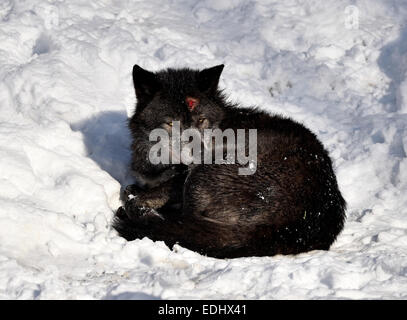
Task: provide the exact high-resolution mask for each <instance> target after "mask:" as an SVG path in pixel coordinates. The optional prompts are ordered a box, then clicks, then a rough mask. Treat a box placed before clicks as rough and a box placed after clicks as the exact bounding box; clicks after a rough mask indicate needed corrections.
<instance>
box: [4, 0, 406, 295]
mask: <svg viewBox="0 0 407 320" xmlns="http://www.w3.org/2000/svg"><path fill="white" fill-rule="evenodd" d="M350 5H352V6H353V7H349V6H350ZM355 8H356V9H357V11H358V13H359V15H358V17H357V16H355V15H354V14H355ZM351 14H353V15H352V16H350V15H351ZM350 17H353V20H352V21H353V22H352V21H351V23H350V22H349V19H350ZM357 18H358V20H357ZM355 21H356V22H358V25H357V24H356V23H355ZM406 22H407V2H406V1H405V0H353V1H350V0H349V1H348V0H330V1H326V0H324V1H322V0H311V1H303V0H285V1H273V0H270V1H243V0H239V1H231V0H204V1H197V0H192V1H191V0H188V1H187V0H183V1H175V0H174V1H159V0H140V1H129V0H127V1H126V0H123V1H119V0H93V1H81V0H69V1H67V0H66V1H64V0H48V1H46V0H1V1H0V172H1V173H0V298H1V299H406V298H407V157H406V150H407V23H406ZM136 63H137V64H139V65H141V66H143V67H144V68H146V69H150V70H153V71H157V70H160V69H162V68H167V67H186V66H187V67H192V68H204V67H210V66H214V65H216V64H220V63H225V65H226V67H225V70H224V72H223V75H222V79H221V82H220V86H221V87H222V88H225V92H226V93H227V94H228V95H229V97H230V99H231V100H232V101H239V102H240V103H241V104H242V105H245V106H248V105H258V106H259V107H260V108H263V109H265V110H268V111H270V112H276V113H280V114H284V115H287V116H290V117H292V118H293V119H295V120H298V121H300V122H302V123H304V124H305V125H306V126H307V127H309V128H310V129H311V130H313V131H314V132H315V133H316V134H317V135H318V137H319V138H320V139H321V141H322V142H323V143H324V145H325V146H326V147H327V149H328V150H329V152H330V155H331V157H332V160H333V162H334V166H335V171H336V173H337V178H338V183H339V186H340V189H341V191H342V192H343V195H344V197H345V199H346V200H347V202H348V211H347V221H346V224H345V227H344V230H343V232H342V233H341V234H340V235H339V237H338V239H337V241H336V242H335V243H334V245H333V246H332V248H331V250H330V251H312V252H308V253H304V254H300V255H297V256H274V257H253V258H240V259H231V260H220V259H213V258H208V257H204V256H201V255H199V254H197V253H195V252H192V251H190V250H186V249H184V248H182V247H180V246H176V248H175V250H174V251H171V250H170V249H168V248H167V247H166V246H165V245H164V243H163V242H153V241H151V240H149V239H147V238H145V239H142V240H136V241H132V242H126V241H125V240H124V239H122V238H120V237H119V236H118V235H117V234H116V232H115V231H114V230H112V228H111V220H112V218H113V215H114V211H115V210H116V209H117V208H118V207H119V206H120V201H119V193H120V186H121V185H126V184H129V183H131V182H132V181H133V180H132V179H133V178H132V176H131V174H130V172H129V168H128V165H129V159H130V152H129V143H130V138H129V134H128V130H127V127H126V119H127V118H128V117H129V116H131V115H132V113H133V112H134V105H135V95H134V90H133V87H132V79H131V70H132V66H133V65H134V64H136Z"/></svg>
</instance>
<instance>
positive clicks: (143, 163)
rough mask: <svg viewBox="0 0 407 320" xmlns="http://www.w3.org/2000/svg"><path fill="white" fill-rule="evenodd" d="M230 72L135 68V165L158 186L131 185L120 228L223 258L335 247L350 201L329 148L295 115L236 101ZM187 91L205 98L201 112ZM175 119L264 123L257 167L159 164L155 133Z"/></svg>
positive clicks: (129, 235)
mask: <svg viewBox="0 0 407 320" xmlns="http://www.w3.org/2000/svg"><path fill="white" fill-rule="evenodd" d="M222 69H223V65H221V66H217V67H214V68H209V69H205V70H203V71H196V70H190V69H181V70H174V69H168V70H165V71H161V72H157V73H151V72H148V71H145V70H143V69H141V68H140V67H138V66H135V67H134V70H133V78H134V84H135V89H136V95H137V101H138V103H137V108H136V112H135V114H134V116H133V117H132V118H131V120H130V123H129V127H130V130H131V132H132V135H133V139H134V140H133V141H134V142H133V145H132V149H133V162H132V168H133V169H134V170H135V171H137V172H138V174H139V175H141V176H142V177H144V178H145V180H146V181H153V180H154V182H151V183H149V182H146V183H145V184H144V190H141V189H139V188H136V189H134V188H135V187H130V191H128V194H127V197H126V202H125V205H124V207H121V208H119V210H118V212H117V214H116V217H115V220H114V223H113V225H114V228H115V229H116V230H117V231H118V232H119V234H120V235H121V236H123V237H125V238H126V239H128V240H133V239H136V238H142V237H149V238H151V239H152V240H161V241H165V243H166V244H167V245H168V246H170V247H171V246H172V245H173V244H175V243H179V244H180V245H181V246H184V247H186V248H189V249H191V250H194V251H197V252H200V253H202V254H206V255H208V256H213V257H218V258H234V257H243V256H271V255H275V254H296V253H300V252H305V251H310V250H315V249H320V250H328V249H329V247H330V246H331V244H332V243H333V242H334V241H335V239H336V237H337V235H338V234H339V233H340V232H341V230H342V228H343V224H344V220H345V207H346V204H345V200H344V199H343V197H342V195H341V193H340V191H339V189H338V185H337V181H336V177H335V174H334V171H333V168H332V163H331V159H330V158H329V155H328V153H327V151H326V150H325V149H324V147H323V145H322V144H321V143H320V142H319V140H318V139H317V137H316V136H315V135H314V134H313V133H312V132H311V131H310V130H308V129H307V128H305V127H304V126H303V125H301V124H299V123H297V122H295V121H293V120H291V119H288V118H284V117H280V116H277V115H269V114H267V113H265V112H263V111H259V110H257V109H256V108H241V107H239V106H236V105H232V104H229V103H228V102H227V101H226V99H225V97H224V95H223V94H222V92H221V91H219V90H218V89H217V85H218V81H219V77H220V74H221V71H222ZM187 96H191V97H195V98H197V99H199V104H198V105H197V107H196V108H195V109H194V110H193V111H190V110H189V109H188V107H187V104H186V103H185V98H186V97H187ZM198 119H200V120H199V123H198V122H197V121H198ZM202 119H204V120H202ZM170 120H179V121H180V122H181V124H182V127H183V128H184V129H185V128H189V127H197V128H198V129H199V128H200V125H201V126H202V125H203V124H204V125H205V127H209V128H213V127H219V128H220V129H227V128H231V129H233V130H236V129H252V128H256V129H257V142H258V146H257V153H258V158H257V171H256V172H255V174H253V175H247V176H244V175H238V167H239V165H238V164H233V165H232V164H225V165H204V164H202V165H193V166H189V168H188V167H186V166H184V165H182V164H180V165H175V166H174V165H152V164H151V163H149V161H148V159H147V154H148V150H149V148H150V147H151V143H150V142H149V141H148V134H149V132H150V131H151V130H153V129H155V128H158V127H160V126H162V125H163V123H166V122H168V121H170ZM130 195H131V196H130Z"/></svg>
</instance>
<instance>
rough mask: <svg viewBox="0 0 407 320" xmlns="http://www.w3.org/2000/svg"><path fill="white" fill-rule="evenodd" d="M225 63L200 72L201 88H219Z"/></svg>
mask: <svg viewBox="0 0 407 320" xmlns="http://www.w3.org/2000/svg"><path fill="white" fill-rule="evenodd" d="M223 67H224V65H223V64H220V65H218V66H215V67H212V68H208V69H204V70H202V71H200V72H199V74H198V86H199V90H201V91H203V92H209V91H214V90H216V89H217V88H218V83H219V78H220V75H221V73H222V70H223Z"/></svg>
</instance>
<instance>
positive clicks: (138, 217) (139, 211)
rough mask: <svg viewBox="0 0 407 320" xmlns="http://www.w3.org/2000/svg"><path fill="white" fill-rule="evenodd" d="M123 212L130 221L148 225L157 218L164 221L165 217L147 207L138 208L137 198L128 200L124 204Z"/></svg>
mask: <svg viewBox="0 0 407 320" xmlns="http://www.w3.org/2000/svg"><path fill="white" fill-rule="evenodd" d="M121 208H123V207H121ZM123 211H124V212H125V214H126V216H127V217H128V218H129V219H130V220H132V221H133V222H136V223H147V222H150V221H153V220H155V219H157V218H158V219H161V220H164V218H163V216H162V215H161V214H159V213H158V212H157V211H156V210H155V209H153V208H150V207H145V206H138V204H137V197H134V198H132V199H129V200H127V201H126V203H125V204H124V209H123Z"/></svg>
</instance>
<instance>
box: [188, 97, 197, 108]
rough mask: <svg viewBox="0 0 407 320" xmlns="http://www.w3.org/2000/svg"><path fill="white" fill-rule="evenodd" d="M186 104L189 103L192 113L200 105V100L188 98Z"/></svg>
mask: <svg viewBox="0 0 407 320" xmlns="http://www.w3.org/2000/svg"><path fill="white" fill-rule="evenodd" d="M185 102H186V103H187V106H188V109H189V111H192V110H194V108H195V107H196V106H197V105H198V103H199V99H197V98H193V97H186V98H185Z"/></svg>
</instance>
